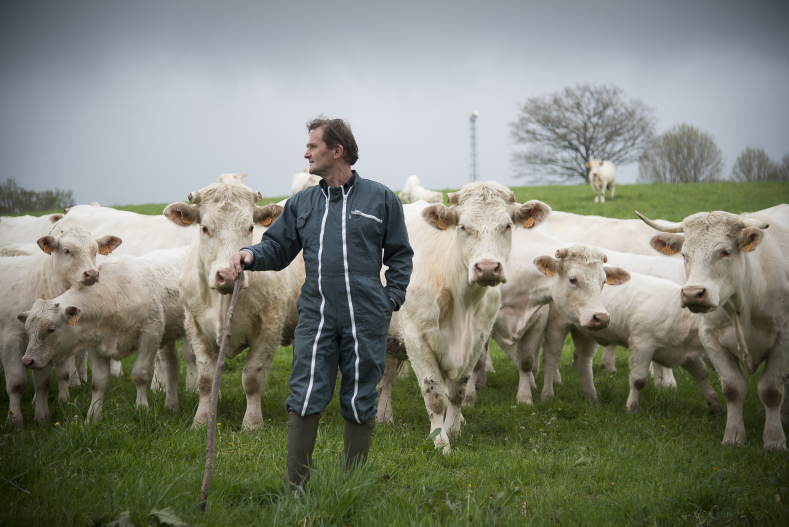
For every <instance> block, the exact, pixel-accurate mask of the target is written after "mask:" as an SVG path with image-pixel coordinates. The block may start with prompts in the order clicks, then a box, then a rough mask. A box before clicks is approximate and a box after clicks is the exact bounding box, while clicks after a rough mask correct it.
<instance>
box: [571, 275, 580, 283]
mask: <svg viewBox="0 0 789 527" xmlns="http://www.w3.org/2000/svg"><path fill="white" fill-rule="evenodd" d="M570 283H571V284H573V285H577V284H578V280H576V278H575V277H574V276H571V277H570Z"/></svg>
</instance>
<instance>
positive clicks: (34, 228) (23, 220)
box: [0, 214, 63, 244]
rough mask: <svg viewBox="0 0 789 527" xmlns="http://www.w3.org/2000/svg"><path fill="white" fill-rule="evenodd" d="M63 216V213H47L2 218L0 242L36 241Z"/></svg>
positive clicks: (0, 222)
mask: <svg viewBox="0 0 789 527" xmlns="http://www.w3.org/2000/svg"><path fill="white" fill-rule="evenodd" d="M62 217H63V214H46V215H44V216H41V217H36V216H16V217H8V216H6V217H3V218H0V243H2V244H6V243H34V242H35V241H36V240H37V239H39V238H40V237H42V236H46V234H47V233H48V232H49V229H51V228H52V224H53V223H55V222H56V221H58V220H59V219H61V218H62Z"/></svg>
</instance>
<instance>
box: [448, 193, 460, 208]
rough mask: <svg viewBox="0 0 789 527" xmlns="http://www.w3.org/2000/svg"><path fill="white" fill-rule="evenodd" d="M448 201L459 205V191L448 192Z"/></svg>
mask: <svg viewBox="0 0 789 527" xmlns="http://www.w3.org/2000/svg"><path fill="white" fill-rule="evenodd" d="M447 203H449V204H450V205H457V204H458V193H457V192H448V193H447Z"/></svg>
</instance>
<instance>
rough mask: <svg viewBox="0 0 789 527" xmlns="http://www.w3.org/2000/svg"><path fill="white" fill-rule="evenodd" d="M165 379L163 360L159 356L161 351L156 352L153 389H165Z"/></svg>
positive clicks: (158, 390)
mask: <svg viewBox="0 0 789 527" xmlns="http://www.w3.org/2000/svg"><path fill="white" fill-rule="evenodd" d="M160 351H161V350H160ZM164 379H165V373H164V369H163V366H162V362H161V359H160V358H159V352H156V357H155V358H154V359H153V378H152V379H151V391H152V392H161V391H162V390H164V389H165V388H164Z"/></svg>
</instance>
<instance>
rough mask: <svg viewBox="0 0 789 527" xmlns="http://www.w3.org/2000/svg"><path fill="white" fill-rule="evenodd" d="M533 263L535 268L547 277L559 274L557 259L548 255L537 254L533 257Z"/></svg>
mask: <svg viewBox="0 0 789 527" xmlns="http://www.w3.org/2000/svg"><path fill="white" fill-rule="evenodd" d="M534 265H535V267H537V270H538V271H540V272H541V273H542V274H544V275H545V276H547V277H548V278H552V277H553V276H555V275H557V274H559V260H556V259H554V258H551V257H550V256H538V257H537V258H535V259H534Z"/></svg>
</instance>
